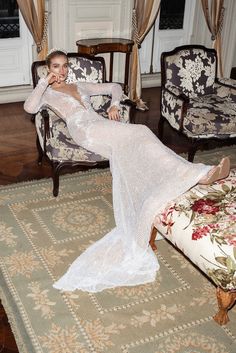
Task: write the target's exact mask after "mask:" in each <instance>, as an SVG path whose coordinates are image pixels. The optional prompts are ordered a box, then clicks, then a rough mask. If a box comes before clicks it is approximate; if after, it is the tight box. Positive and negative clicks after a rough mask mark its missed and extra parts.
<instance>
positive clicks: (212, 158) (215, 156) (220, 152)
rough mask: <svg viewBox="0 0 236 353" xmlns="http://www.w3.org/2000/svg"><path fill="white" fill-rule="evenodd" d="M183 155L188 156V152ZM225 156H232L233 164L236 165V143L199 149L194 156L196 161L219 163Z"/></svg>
mask: <svg viewBox="0 0 236 353" xmlns="http://www.w3.org/2000/svg"><path fill="white" fill-rule="evenodd" d="M182 156H183V157H184V158H187V154H182ZM225 156H228V157H229V158H230V161H231V166H232V167H236V145H232V146H224V147H221V148H215V149H210V150H203V151H197V153H196V155H195V157H194V163H200V162H201V163H206V164H210V165H213V164H218V163H219V161H220V160H221V158H223V157H225Z"/></svg>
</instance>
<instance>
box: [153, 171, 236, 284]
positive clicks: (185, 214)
mask: <svg viewBox="0 0 236 353" xmlns="http://www.w3.org/2000/svg"><path fill="white" fill-rule="evenodd" d="M154 224H155V227H156V228H157V230H158V231H159V232H160V233H161V234H162V235H163V236H164V237H165V238H167V239H168V240H169V241H171V242H172V243H173V244H174V245H175V246H177V247H178V248H179V249H180V250H181V251H182V252H183V253H184V254H185V255H186V256H187V257H188V258H189V259H190V260H191V261H192V262H193V263H194V264H196V265H197V266H198V267H199V268H200V269H201V270H202V271H203V272H204V273H205V274H206V275H207V276H208V277H210V278H211V280H212V281H213V282H214V283H215V284H216V285H217V286H219V287H221V288H222V289H224V290H236V233H235V230H236V169H233V170H231V173H230V175H229V177H228V178H227V179H223V180H220V181H218V182H216V183H214V184H212V185H208V186H201V185H197V186H195V187H194V188H192V189H191V190H189V191H188V192H186V193H184V194H183V195H181V196H180V197H178V198H177V199H176V200H174V201H173V202H171V203H169V204H168V206H167V207H166V208H165V209H163V210H162V212H160V213H159V215H158V216H157V217H156V219H155V223H154Z"/></svg>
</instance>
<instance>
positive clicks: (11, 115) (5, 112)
mask: <svg viewBox="0 0 236 353" xmlns="http://www.w3.org/2000/svg"><path fill="white" fill-rule="evenodd" d="M143 100H144V101H146V102H147V106H148V107H149V108H150V109H149V111H147V112H139V111H136V112H135V123H138V124H140V123H141V124H145V125H147V126H148V127H149V128H150V129H151V130H152V131H153V132H154V133H155V134H157V132H158V121H159V117H160V112H159V105H160V89H159V88H147V89H144V90H143ZM0 127H1V128H0V185H6V184H11V183H15V182H20V181H26V180H32V179H40V178H44V177H50V176H51V168H50V166H49V165H48V164H47V163H43V165H41V166H38V164H37V149H36V144H35V140H36V134H35V128H34V124H33V123H32V121H31V117H30V115H29V114H27V113H25V112H24V110H23V103H22V102H20V103H10V104H2V105H1V107H0ZM167 141H168V145H169V147H171V148H172V149H174V150H175V151H177V152H181V151H184V150H185V149H186V144H185V142H184V141H183V140H181V141H179V138H178V136H177V135H176V134H173V133H172V132H170V131H168V128H167V129H166V133H165V140H164V142H165V143H167ZM13 352H18V350H17V346H16V344H15V340H14V336H13V334H12V332H11V329H10V326H9V324H8V320H7V316H6V314H5V311H4V309H3V307H2V306H1V305H0V353H13Z"/></svg>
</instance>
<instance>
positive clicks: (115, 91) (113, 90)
mask: <svg viewBox="0 0 236 353" xmlns="http://www.w3.org/2000/svg"><path fill="white" fill-rule="evenodd" d="M79 84H81V86H82V87H83V89H85V90H86V92H87V93H88V94H89V95H90V96H97V95H111V107H112V106H117V107H118V108H119V106H120V100H121V97H122V94H123V91H122V88H121V85H119V84H118V83H89V82H82V83H79Z"/></svg>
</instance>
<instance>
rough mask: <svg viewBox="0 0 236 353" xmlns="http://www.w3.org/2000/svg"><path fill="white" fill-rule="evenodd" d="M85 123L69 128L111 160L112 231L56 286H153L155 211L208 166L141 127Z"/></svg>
mask: <svg viewBox="0 0 236 353" xmlns="http://www.w3.org/2000/svg"><path fill="white" fill-rule="evenodd" d="M83 121H84V123H83V122H82V121H81V116H80V117H79V115H78V116H76V115H75V116H74V117H73V118H71V119H70V121H69V122H68V128H69V131H70V134H71V135H72V137H73V139H74V140H75V141H76V142H78V143H79V144H80V145H83V147H85V148H87V149H89V150H91V151H94V152H96V153H100V154H102V155H103V156H105V157H107V158H109V160H110V168H111V172H112V182H113V209H114V217H115V222H116V227H115V228H114V229H113V230H112V231H111V232H109V233H108V234H106V235H105V236H104V237H103V238H102V239H100V240H99V241H97V242H96V243H94V244H93V245H91V246H90V247H89V248H88V249H87V250H86V251H85V252H84V253H82V254H81V255H80V256H79V257H78V258H77V259H76V260H75V261H74V262H73V263H72V265H71V266H70V268H69V269H68V271H67V272H66V273H65V274H64V275H63V276H62V277H61V278H60V279H59V280H58V281H57V282H56V283H55V284H54V288H57V289H61V290H64V291H73V290H75V289H81V290H83V291H88V292H99V291H102V290H104V289H106V288H113V287H117V286H131V285H138V284H143V283H147V282H152V281H154V280H155V276H156V272H157V270H158V269H159V264H158V261H157V258H156V256H155V254H154V253H153V251H152V249H151V248H150V246H149V238H150V231H151V226H152V223H153V220H154V218H155V216H156V215H157V213H158V210H160V209H161V208H162V207H163V206H164V205H165V204H166V203H167V202H169V201H170V200H172V199H174V198H175V197H177V196H178V195H180V194H182V193H183V192H185V191H186V190H188V189H189V188H190V187H192V186H193V185H195V184H196V183H197V182H198V181H199V179H200V178H201V177H203V176H204V175H206V174H207V172H208V171H209V170H210V168H211V167H210V166H206V165H203V164H193V163H190V162H188V161H186V160H185V159H183V158H181V157H180V156H178V155H176V154H175V153H174V152H172V151H171V150H170V149H168V148H167V147H165V146H164V145H163V144H162V143H161V142H160V141H159V140H158V139H157V137H156V136H155V135H154V134H153V133H152V132H151V131H150V130H149V129H148V128H147V127H145V126H143V125H131V124H130V125H126V124H122V123H119V122H116V121H107V120H97V121H96V120H95V121H94V122H91V116H90V122H89V123H88V122H85V119H83Z"/></svg>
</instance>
